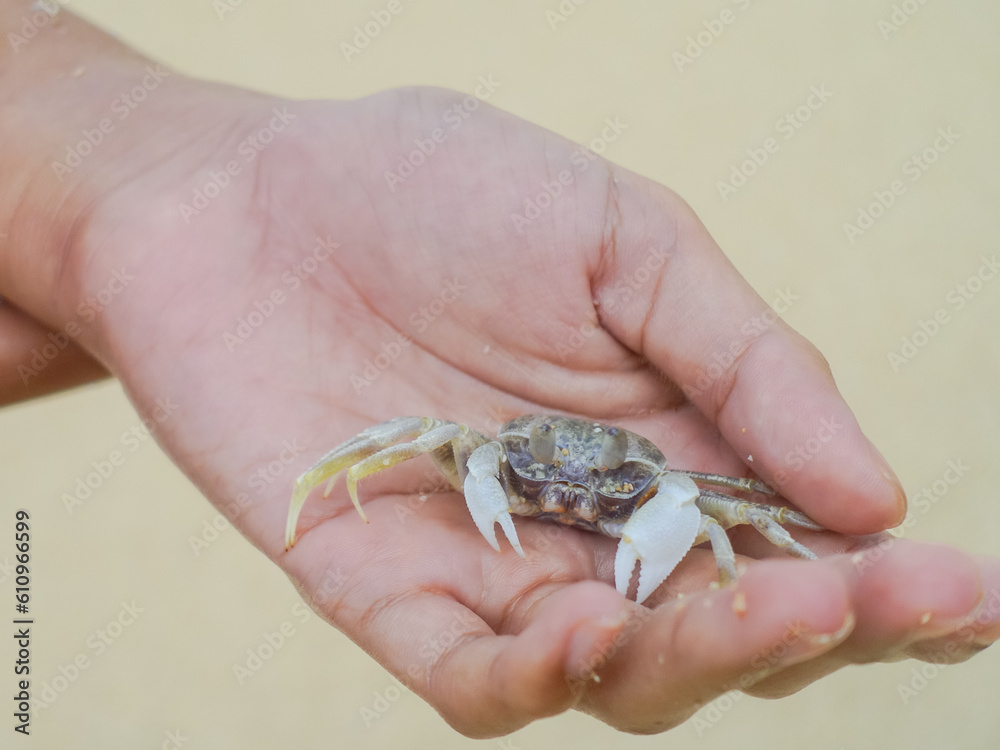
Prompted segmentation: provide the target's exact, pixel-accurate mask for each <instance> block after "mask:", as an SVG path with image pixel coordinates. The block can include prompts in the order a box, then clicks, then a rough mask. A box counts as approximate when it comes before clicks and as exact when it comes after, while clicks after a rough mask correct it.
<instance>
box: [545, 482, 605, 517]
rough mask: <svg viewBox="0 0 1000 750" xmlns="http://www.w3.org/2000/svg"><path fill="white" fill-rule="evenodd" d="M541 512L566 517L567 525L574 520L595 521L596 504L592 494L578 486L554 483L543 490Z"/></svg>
mask: <svg viewBox="0 0 1000 750" xmlns="http://www.w3.org/2000/svg"><path fill="white" fill-rule="evenodd" d="M542 512H544V513H558V514H563V515H566V516H568V518H567V519H566V522H567V523H572V522H573V520H574V519H580V520H582V521H596V520H597V504H596V503H595V502H594V493H592V492H591V491H590V490H589V489H587V488H586V487H583V486H582V485H579V484H569V483H566V482H554V483H553V484H550V485H549V486H548V487H546V488H545V492H544V493H543V495H542Z"/></svg>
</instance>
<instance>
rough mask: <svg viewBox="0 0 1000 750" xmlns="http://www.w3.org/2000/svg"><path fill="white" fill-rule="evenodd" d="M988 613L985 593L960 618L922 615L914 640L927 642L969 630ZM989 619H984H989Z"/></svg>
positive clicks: (930, 614)
mask: <svg viewBox="0 0 1000 750" xmlns="http://www.w3.org/2000/svg"><path fill="white" fill-rule="evenodd" d="M985 612H986V594H985V593H984V594H983V595H982V596H980V597H979V600H978V601H977V602H976V605H975V606H974V607H973V608H972V609H971V610H969V612H968V613H967V614H964V615H959V616H958V617H944V616H941V615H938V614H936V613H934V612H930V611H928V612H924V613H923V614H921V615H920V622H919V624H918V626H917V628H916V631H917V632H916V634H915V638H914V640H920V641H922V640H925V639H927V638H937V637H939V636H943V635H949V634H950V633H954V632H956V631H958V630H961V629H962V628H967V627H969V626H970V625H973V624H975V623H976V622H977V621H978V620H980V618H983V614H984V613H985ZM988 617H989V614H988V613H987V617H986V618H983V619H984V620H985V619H988Z"/></svg>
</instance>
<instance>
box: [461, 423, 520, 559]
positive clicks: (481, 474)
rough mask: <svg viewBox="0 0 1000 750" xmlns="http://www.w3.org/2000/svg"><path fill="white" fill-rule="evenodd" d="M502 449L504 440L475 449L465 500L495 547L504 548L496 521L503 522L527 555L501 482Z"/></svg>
mask: <svg viewBox="0 0 1000 750" xmlns="http://www.w3.org/2000/svg"><path fill="white" fill-rule="evenodd" d="M501 450H502V449H501V447H500V444H499V443H495V442H494V443H487V444H486V445H481V446H479V447H478V448H476V449H475V450H474V451H472V455H470V456H469V460H468V462H467V463H466V466H467V468H468V469H469V475H468V476H467V477H466V478H465V487H464V490H465V504H466V505H468V506H469V513H470V514H472V520H473V521H475V522H476V527H477V528H478V529H479V533H480V534H482V535H483V538H484V539H486V541H487V542H489V543H490V546H491V547H493V549H495V550H496V551H497V552H499V551H500V545H499V544H498V543H497V537H496V531H495V530H494V524H497V523H499V524H500V528H502V529H503V530H504V533H505V534H506V535H507V539H508V541H510V544H511V546H512V547H513V548H514V549H515V550H517V554H519V555H520V556H521V557H524V550H522V549H521V543H520V542H519V541H518V540H517V532H516V531H515V530H514V521H513V519H511V517H510V503H509V501H508V500H507V493H506V492H504V491H503V487H502V486H501V485H500V456H501V455H502V453H501Z"/></svg>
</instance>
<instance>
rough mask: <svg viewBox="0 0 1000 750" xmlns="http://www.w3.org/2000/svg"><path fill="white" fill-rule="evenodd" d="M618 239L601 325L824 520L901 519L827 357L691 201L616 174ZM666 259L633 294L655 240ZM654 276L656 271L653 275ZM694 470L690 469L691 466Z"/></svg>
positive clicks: (887, 478)
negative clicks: (755, 283)
mask: <svg viewBox="0 0 1000 750" xmlns="http://www.w3.org/2000/svg"><path fill="white" fill-rule="evenodd" d="M616 185H617V192H618V195H617V196H616V201H615V205H616V206H617V207H618V210H619V212H620V216H619V218H618V220H617V222H616V232H615V235H614V241H613V243H609V245H611V244H613V247H610V249H609V248H606V249H605V253H604V258H603V262H602V264H601V265H600V267H599V268H598V269H597V270H596V271H595V274H596V278H595V280H594V283H595V292H594V293H595V297H596V299H597V301H598V309H599V310H600V312H601V322H602V325H603V326H604V327H605V328H606V329H608V330H609V331H611V333H613V334H614V335H615V336H616V337H617V338H618V339H619V340H620V341H622V342H623V343H625V344H626V345H627V346H629V347H630V348H631V349H633V350H634V351H637V352H639V353H640V354H642V355H643V356H645V357H646V358H647V359H648V360H649V361H650V362H651V363H652V364H653V365H654V366H655V367H656V368H658V369H659V370H660V371H662V372H663V373H665V374H666V375H667V376H669V377H670V378H671V379H672V380H674V381H675V382H676V383H677V384H678V385H680V386H681V388H682V390H683V391H684V392H685V394H686V395H687V396H688V398H689V399H690V400H691V401H692V402H693V403H694V404H695V405H696V406H697V408H698V409H699V410H700V411H701V412H702V413H704V414H705V415H706V416H707V417H708V418H709V419H710V420H712V421H713V422H714V423H715V424H716V425H717V426H718V428H719V429H720V430H721V432H722V434H723V436H724V437H725V438H726V440H727V441H728V442H729V444H730V445H732V446H733V447H734V448H735V449H736V451H737V452H738V453H739V455H740V456H741V457H746V456H753V464H752V466H753V469H754V471H756V472H758V473H759V474H760V475H761V476H762V477H763V478H764V479H765V480H766V481H768V482H769V483H771V484H772V485H774V486H776V487H777V488H778V489H779V490H780V491H781V492H782V494H784V495H786V496H787V497H789V499H791V500H793V501H794V502H795V503H796V504H797V505H799V506H800V507H801V508H802V509H803V510H805V511H806V513H808V514H809V515H811V516H812V517H813V518H814V519H815V520H816V521H818V522H819V523H821V524H823V525H825V526H827V527H829V528H831V529H835V530H837V531H841V532H845V533H852V534H864V533H871V532H875V531H879V530H882V529H884V528H888V527H890V526H894V525H896V524H898V523H899V522H900V521H901V520H902V517H903V514H904V512H905V497H904V494H903V490H902V488H901V487H900V485H899V481H898V479H897V478H896V477H895V475H894V474H893V473H892V471H891V469H890V468H889V467H888V464H887V463H886V462H885V460H884V459H883V458H882V456H881V455H880V454H879V453H878V451H877V450H876V449H875V448H874V446H873V445H872V444H871V443H870V442H869V441H868V439H867V438H866V437H865V436H864V434H863V433H862V431H861V428H860V427H859V425H858V423H857V421H856V420H855V418H854V415H853V414H852V413H851V410H850V409H849V408H848V406H847V404H846V403H845V402H844V400H843V398H842V397H841V395H840V393H839V392H838V390H837V387H836V385H835V383H834V381H833V377H832V375H831V373H830V371H829V368H828V366H827V364H826V362H825V360H824V359H823V358H822V356H820V354H819V353H818V352H817V350H816V349H815V348H814V347H813V346H812V345H811V344H809V343H808V342H807V341H806V340H805V339H804V338H802V337H801V336H799V335H798V334H796V333H795V332H794V331H792V330H791V329H790V328H789V327H788V326H787V325H785V324H784V322H783V321H782V320H781V319H780V318H779V317H778V315H777V314H776V313H775V312H774V311H773V310H772V309H771V308H770V307H769V306H768V305H767V304H766V303H765V302H764V300H762V299H761V298H760V296H759V295H757V293H756V292H754V290H753V289H752V288H751V287H750V285H749V284H747V282H746V281H745V280H744V279H743V278H742V277H741V276H740V274H739V272H738V271H737V270H736V269H735V268H734V267H733V265H732V264H731V263H730V262H729V260H728V259H727V258H726V257H725V255H724V254H723V253H722V251H721V250H720V249H719V247H718V245H717V244H716V243H715V241H714V240H713V239H712V237H711V236H710V235H709V233H708V231H707V230H706V229H705V227H704V226H702V224H701V223H700V222H699V221H698V219H697V218H696V217H695V216H694V215H693V213H692V212H691V210H690V209H689V208H688V207H687V206H686V205H685V204H684V203H683V202H682V201H681V200H680V199H679V198H677V197H676V196H675V195H673V194H672V193H670V192H669V191H667V190H666V189H665V188H659V187H658V186H652V187H651V186H650V184H649V183H646V182H644V181H642V182H640V180H639V178H633V179H620V180H618V182H617V183H616ZM664 247H666V248H667V250H666V253H665V261H664V262H662V263H661V264H660V265H659V266H658V267H657V269H656V275H655V277H654V278H652V279H650V280H649V281H648V282H647V283H644V284H633V285H632V287H630V289H631V288H634V293H633V294H630V295H629V296H627V297H626V296H623V295H621V294H619V293H618V292H617V291H616V290H619V289H621V288H622V284H623V280H630V279H634V278H638V273H639V269H641V268H642V267H643V266H644V265H647V267H648V264H647V261H648V259H649V257H650V252H651V250H650V248H660V253H661V254H663V252H664V251H663V250H662V248H664ZM647 276H648V272H647ZM688 468H691V467H688Z"/></svg>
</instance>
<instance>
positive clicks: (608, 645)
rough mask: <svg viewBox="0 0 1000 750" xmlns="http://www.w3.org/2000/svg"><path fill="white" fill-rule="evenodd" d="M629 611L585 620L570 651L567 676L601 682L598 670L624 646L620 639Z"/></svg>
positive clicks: (573, 637) (572, 678)
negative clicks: (619, 641)
mask: <svg viewBox="0 0 1000 750" xmlns="http://www.w3.org/2000/svg"><path fill="white" fill-rule="evenodd" d="M627 620H628V613H627V612H624V611H623V612H621V613H620V614H618V615H613V616H605V617H600V618H598V619H596V620H584V621H583V622H582V623H580V624H579V625H578V626H577V628H576V632H574V633H573V636H572V638H570V642H569V650H568V652H567V654H566V676H567V679H570V680H573V681H593V682H600V677H599V675H598V674H597V671H598V670H599V669H600V668H601V667H602V666H604V664H605V663H607V661H608V660H609V659H610V658H611V657H612V656H613V655H614V654H615V652H616V651H617V650H618V649H619V648H620V647H621V646H622V644H621V643H618V641H617V639H618V636H619V635H620V634H621V632H622V630H623V628H624V627H625V623H626V621H627Z"/></svg>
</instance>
